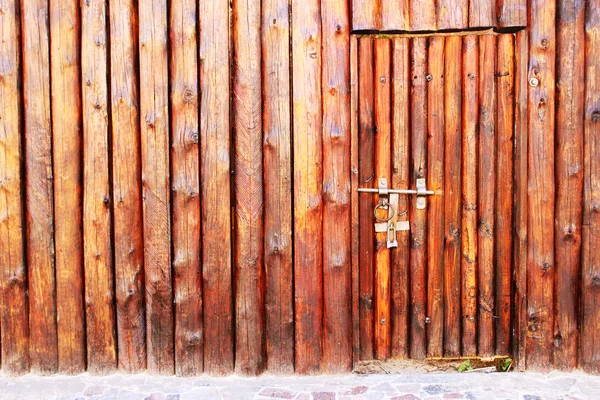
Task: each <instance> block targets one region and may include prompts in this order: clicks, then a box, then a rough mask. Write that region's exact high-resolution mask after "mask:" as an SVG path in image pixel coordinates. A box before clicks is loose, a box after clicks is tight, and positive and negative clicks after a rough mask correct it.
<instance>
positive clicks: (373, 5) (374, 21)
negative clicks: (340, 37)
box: [352, 0, 389, 31]
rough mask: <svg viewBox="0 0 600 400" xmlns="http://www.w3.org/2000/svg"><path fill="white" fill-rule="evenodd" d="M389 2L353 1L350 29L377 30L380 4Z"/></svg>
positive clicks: (374, 0)
mask: <svg viewBox="0 0 600 400" xmlns="http://www.w3.org/2000/svg"><path fill="white" fill-rule="evenodd" d="M388 1H389V0H354V1H353V2H352V29H353V30H356V31H362V30H377V29H380V27H381V17H382V13H381V6H382V2H388Z"/></svg>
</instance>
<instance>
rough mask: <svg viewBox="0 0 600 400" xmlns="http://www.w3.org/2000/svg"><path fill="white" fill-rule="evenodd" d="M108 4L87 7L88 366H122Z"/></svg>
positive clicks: (103, 369)
mask: <svg viewBox="0 0 600 400" xmlns="http://www.w3.org/2000/svg"><path fill="white" fill-rule="evenodd" d="M106 8H107V4H106V1H104V0H92V1H90V2H89V3H86V4H84V5H83V6H82V10H81V31H82V35H81V73H82V79H83V83H84V87H83V92H82V97H83V101H82V105H83V154H84V156H83V182H84V183H83V193H84V196H83V247H84V249H83V250H84V267H85V304H86V310H85V311H86V312H85V316H86V339H87V361H88V371H91V372H92V373H96V374H106V373H110V372H112V371H114V370H115V369H116V368H117V348H116V337H115V330H116V329H115V312H114V308H113V295H114V293H113V287H114V271H113V258H112V244H111V207H110V203H111V197H110V171H109V161H108V160H109V157H110V154H109V141H108V118H109V116H108V109H109V104H108V52H107V35H108V29H107V18H106V12H107V10H106Z"/></svg>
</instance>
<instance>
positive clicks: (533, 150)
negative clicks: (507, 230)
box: [527, 0, 556, 370]
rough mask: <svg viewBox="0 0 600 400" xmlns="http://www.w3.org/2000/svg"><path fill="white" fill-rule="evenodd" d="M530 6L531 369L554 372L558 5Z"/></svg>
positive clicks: (537, 1)
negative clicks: (555, 92) (556, 35)
mask: <svg viewBox="0 0 600 400" xmlns="http://www.w3.org/2000/svg"><path fill="white" fill-rule="evenodd" d="M530 6H531V9H530V12H529V17H530V26H531V29H530V31H529V34H530V36H529V38H530V46H529V84H530V87H529V103H528V104H529V121H528V122H529V149H528V150H529V151H528V154H529V189H528V203H529V210H528V231H529V236H528V257H527V299H528V305H527V310H528V334H527V367H528V368H529V369H532V370H548V369H549V368H550V367H551V366H552V353H553V351H552V350H553V346H552V341H553V331H554V275H555V265H554V210H555V182H554V173H555V170H554V147H555V142H554V128H555V123H554V114H555V104H554V103H555V101H554V90H555V78H554V76H555V75H554V74H555V60H556V43H555V20H556V18H555V17H556V5H555V3H554V2H547V1H541V0H532V1H531V4H530Z"/></svg>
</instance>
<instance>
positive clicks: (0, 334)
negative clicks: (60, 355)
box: [0, 0, 29, 375]
mask: <svg viewBox="0 0 600 400" xmlns="http://www.w3.org/2000/svg"><path fill="white" fill-rule="evenodd" d="M18 3H19V2H18V1H14V0H0V9H2V11H3V12H2V13H1V14H0V35H1V36H2V38H3V40H2V41H1V42H0V59H1V60H2V68H1V69H0V99H1V100H0V148H2V149H3V151H2V152H0V182H2V183H1V184H0V191H1V192H2V195H0V214H2V215H3V216H4V217H3V218H2V220H0V343H1V359H2V367H3V371H4V372H5V373H7V374H10V375H13V374H15V375H16V374H24V373H25V372H27V370H28V369H29V349H28V345H29V343H28V336H29V332H28V319H27V295H26V293H27V277H26V274H27V270H26V267H25V257H24V245H23V222H24V216H23V211H24V210H23V199H22V198H21V187H22V186H21V185H22V184H23V182H22V179H21V176H22V175H21V174H22V164H21V157H22V150H23V149H22V134H23V132H22V125H21V124H22V117H23V116H22V113H21V106H22V104H21V100H20V95H19V85H20V76H19V75H20V72H21V68H20V65H19V64H20V61H21V60H20V48H19V43H20V36H21V35H20V29H19V20H18V18H19V8H18Z"/></svg>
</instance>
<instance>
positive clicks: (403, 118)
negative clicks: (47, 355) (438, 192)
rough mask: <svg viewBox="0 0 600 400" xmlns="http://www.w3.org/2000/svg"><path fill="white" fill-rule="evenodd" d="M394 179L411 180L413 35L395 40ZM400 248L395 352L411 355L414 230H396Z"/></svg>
mask: <svg viewBox="0 0 600 400" xmlns="http://www.w3.org/2000/svg"><path fill="white" fill-rule="evenodd" d="M392 60H393V63H392V180H391V184H390V187H393V188H394V189H411V187H410V186H411V185H410V184H411V182H410V39H408V38H396V39H394V40H393V41H392ZM409 200H410V199H409V197H408V196H400V199H399V202H398V210H396V212H397V213H398V220H399V221H408V207H409V203H410V201H409ZM396 238H397V241H398V248H397V249H393V250H392V263H391V311H390V314H391V315H390V318H391V321H390V322H391V324H392V326H391V356H392V357H401V358H408V355H409V334H408V333H409V318H408V316H409V302H410V297H409V271H410V232H409V231H399V232H396Z"/></svg>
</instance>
